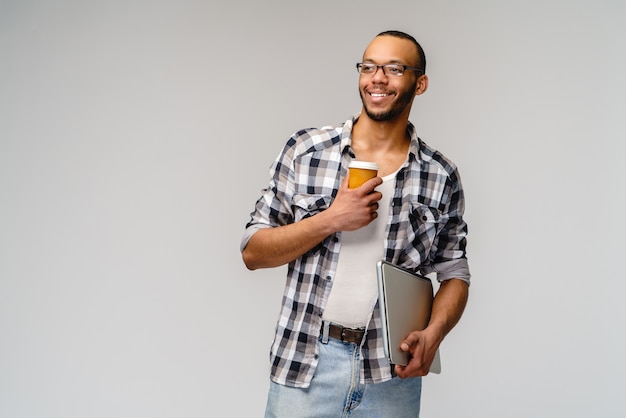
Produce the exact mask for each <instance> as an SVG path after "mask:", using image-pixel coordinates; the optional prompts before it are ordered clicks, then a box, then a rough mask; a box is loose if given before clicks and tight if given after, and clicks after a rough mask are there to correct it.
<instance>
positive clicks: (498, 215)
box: [0, 0, 626, 418]
mask: <svg viewBox="0 0 626 418" xmlns="http://www.w3.org/2000/svg"><path fill="white" fill-rule="evenodd" d="M390 28H395V29H401V30H405V31H408V32H410V33H412V34H414V35H415V36H416V37H417V38H418V39H419V40H420V41H421V43H422V44H423V46H424V48H425V49H426V54H427V58H428V73H429V75H430V88H429V91H428V92H427V93H426V94H425V95H423V96H420V97H419V98H418V99H417V100H416V103H415V106H414V109H413V113H412V120H413V121H414V122H415V123H416V125H417V127H418V131H419V134H420V136H421V137H422V138H423V139H424V140H426V141H427V142H428V143H429V144H431V145H432V146H434V147H436V148H438V149H440V150H441V151H442V152H444V153H445V154H446V155H447V156H449V157H450V158H451V159H453V160H454V161H455V162H456V163H457V164H458V166H459V167H460V170H461V175H462V178H463V182H464V185H465V189H466V194H467V212H466V215H467V221H468V222H469V226H470V235H469V257H470V262H471V268H472V273H473V285H472V289H471V297H470V303H469V306H468V308H467V311H466V314H465V316H464V317H463V319H462V321H461V323H460V324H459V326H458V327H457V328H456V329H455V330H454V331H453V332H452V334H450V335H449V337H448V338H447V340H446V341H445V342H444V345H443V346H442V361H443V373H442V374H441V375H439V376H429V377H427V378H425V380H424V391H423V409H422V411H423V413H422V416H423V417H427V418H429V417H445V418H450V417H481V418H488V417H489V418H501V417H588V416H595V417H620V416H624V415H625V413H626V406H625V405H624V402H623V401H622V400H621V392H622V389H623V388H624V386H625V385H626V361H625V360H624V354H623V353H624V352H625V351H626V336H625V335H624V322H625V320H626V309H625V308H624V306H623V303H622V300H623V294H624V291H625V290H626V285H625V284H624V268H623V261H622V258H621V257H623V249H622V247H623V241H624V235H625V232H626V228H625V222H624V215H623V207H624V198H623V194H624V179H625V178H626V169H625V168H624V165H623V158H624V155H625V153H624V151H625V148H626V147H625V145H624V139H625V137H626V126H625V122H624V120H625V118H624V115H625V114H626V105H625V100H624V94H625V93H626V83H625V82H624V74H625V73H626V55H625V54H624V42H625V41H626V3H623V2H620V1H617V0H615V1H611V0H594V1H591V0H589V1H582V0H579V1H557V0H542V1H540V0H527V1H496V0H482V1H462V0H449V1H439V2H426V1H411V2H410V1H387V2H381V1H370V0H361V1H351V0H346V1H316V2H296V1H229V2H226V1H223V2H221V1H211V2H206V1H193V0H178V1H173V0H156V1H147V0H143V1H142V0H135V1H119V0H114V1H106V2H105V1H101V2H95V1H78V0H76V1H69V0H59V1H54V2H46V1H42V0H20V1H19V2H18V1H15V0H14V1H10V0H4V1H0V416H2V417H7V418H18V417H29V418H32V417H63V418H71V417H81V418H84V417H208V416H233V417H240V416H249V417H256V416H261V415H262V412H263V409H264V404H265V396H266V390H267V386H268V379H267V373H268V367H269V365H268V350H269V345H270V343H271V338H272V330H273V326H274V321H275V319H276V316H277V314H278V306H279V302H280V295H281V291H282V285H283V281H284V273H285V271H284V269H283V268H278V269H272V270H264V271H256V272H249V271H247V270H246V269H245V268H244V267H243V265H242V263H241V260H240V255H239V239H240V237H241V235H242V233H243V227H244V225H245V223H246V222H247V220H248V214H249V212H250V211H251V210H252V208H253V204H254V201H255V200H256V198H257V196H258V194H259V192H260V189H261V188H262V187H264V186H265V184H266V182H267V178H268V168H269V165H270V163H271V161H272V160H273V159H274V157H275V156H276V155H277V153H278V152H279V150H280V148H281V147H282V145H283V143H284V141H285V140H286V139H287V138H288V137H289V136H290V135H291V134H292V133H293V132H294V131H296V130H298V129H300V128H304V127H311V126H319V125H325V124H331V123H337V122H342V121H344V120H345V119H347V118H348V117H349V116H350V115H351V114H352V113H355V112H357V111H358V110H359V109H360V102H359V99H358V94H357V74H356V71H355V70H354V63H355V62H357V61H359V59H360V57H361V54H362V52H363V49H364V48H365V46H366V45H367V43H368V42H369V41H370V40H371V38H372V37H373V36H374V35H375V34H376V33H378V32H380V31H382V30H386V29H390Z"/></svg>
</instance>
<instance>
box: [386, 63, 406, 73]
mask: <svg viewBox="0 0 626 418" xmlns="http://www.w3.org/2000/svg"><path fill="white" fill-rule="evenodd" d="M383 68H384V69H385V74H387V75H395V76H401V75H402V74H404V67H402V66H401V65H396V64H388V65H385V66H384V67H383Z"/></svg>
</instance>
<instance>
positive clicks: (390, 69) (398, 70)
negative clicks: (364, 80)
mask: <svg viewBox="0 0 626 418" xmlns="http://www.w3.org/2000/svg"><path fill="white" fill-rule="evenodd" d="M379 68H382V69H383V73H384V74H385V75H387V76H389V75H394V76H396V77H401V76H403V75H404V72H405V71H406V70H413V71H417V72H420V73H421V72H422V70H421V69H419V68H416V67H409V66H408V65H402V64H385V65H376V64H371V63H369V62H358V63H357V64H356V70H357V71H358V72H359V73H361V74H376V72H377V71H378V69H379Z"/></svg>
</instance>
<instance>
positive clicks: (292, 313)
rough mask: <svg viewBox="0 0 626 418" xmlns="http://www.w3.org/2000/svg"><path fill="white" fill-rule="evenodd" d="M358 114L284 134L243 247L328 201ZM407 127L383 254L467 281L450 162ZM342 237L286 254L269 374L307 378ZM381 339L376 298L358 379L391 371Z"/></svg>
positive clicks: (296, 380)
mask: <svg viewBox="0 0 626 418" xmlns="http://www.w3.org/2000/svg"><path fill="white" fill-rule="evenodd" d="M357 119H358V115H356V116H354V117H353V118H351V119H350V120H348V121H346V122H345V123H344V124H342V125H339V126H334V127H324V128H321V129H305V130H302V131H299V132H297V133H295V134H294V135H293V136H292V137H291V138H290V139H289V140H288V141H287V143H286V145H285V147H284V149H283V150H282V152H281V153H280V155H279V156H278V158H277V159H276V161H275V162H274V164H273V165H272V167H271V170H270V174H271V181H270V184H269V187H268V188H266V189H264V190H263V194H262V196H261V197H260V198H259V200H258V201H257V203H256V207H255V210H254V211H253V212H252V213H251V219H250V222H249V223H248V224H247V225H246V232H245V234H244V236H243V238H242V241H241V249H243V248H244V247H245V246H246V244H247V242H248V240H249V239H250V237H251V236H252V234H254V233H255V232H256V231H258V230H259V229H261V228H271V227H276V226H280V225H286V224H290V223H293V222H298V221H300V220H302V219H304V218H307V217H309V216H313V215H315V214H316V213H319V212H321V211H323V210H325V209H327V208H328V207H329V206H330V204H331V203H332V201H333V199H334V197H335V196H336V195H337V190H338V188H339V185H340V184H341V180H342V179H343V177H344V176H345V175H346V173H347V167H348V163H349V162H350V160H351V159H353V158H354V153H353V151H352V149H351V145H350V144H351V132H352V126H353V124H354V123H355V122H356V120H357ZM407 130H408V133H409V135H410V137H411V144H410V148H409V154H408V158H407V160H406V161H405V163H404V165H403V166H402V167H401V169H400V170H399V172H398V174H397V176H396V185H395V192H394V195H393V197H392V199H391V208H390V213H389V219H388V224H387V229H386V239H385V244H384V248H385V253H384V255H383V254H381V258H383V257H384V258H385V259H386V260H387V261H390V262H392V263H395V264H398V265H401V266H403V267H405V268H408V269H411V270H413V271H418V270H419V271H420V272H421V273H422V274H428V273H432V272H436V273H437V279H438V280H439V281H442V280H447V279H451V278H458V279H462V280H465V281H466V282H468V283H469V279H470V274H469V269H468V264H467V259H466V256H465V243H466V234H467V226H466V224H465V222H464V221H463V211H464V198H463V190H462V186H461V181H460V178H459V175H458V172H457V169H456V167H455V166H454V165H453V164H452V163H451V162H450V161H449V160H447V159H446V158H445V157H444V156H443V155H442V154H440V153H439V152H437V151H435V150H434V149H432V148H430V147H429V146H427V145H426V144H425V143H424V142H422V141H421V140H420V139H419V138H418V137H417V136H416V133H415V129H414V127H413V125H412V124H410V123H409V126H408V128H407ZM340 247H341V232H337V233H335V234H333V235H330V236H328V237H327V238H326V239H325V240H324V241H323V242H321V243H320V244H319V245H317V246H316V247H315V248H313V249H312V250H310V251H308V252H307V253H306V254H304V255H302V256H301V257H299V258H297V259H296V260H293V261H292V262H291V263H289V266H288V270H287V283H286V286H285V291H284V294H283V301H282V309H281V313H280V317H279V320H278V323H277V325H276V334H275V338H274V342H273V344H272V347H271V352H270V361H271V378H272V380H273V381H274V382H276V383H280V384H285V385H288V386H295V387H308V386H309V383H310V382H311V379H312V378H313V374H314V373H315V368H316V366H317V362H318V346H317V341H318V339H319V336H320V328H321V322H322V312H323V310H324V307H325V306H326V301H327V300H328V296H329V294H330V289H331V286H332V283H333V276H334V274H335V271H336V268H337V260H338V257H339V251H340ZM372 268H374V267H373V266H372ZM382 344H383V342H382V336H381V319H380V313H379V311H378V304H376V306H375V307H374V310H373V312H372V316H371V320H370V322H369V324H368V327H367V333H366V338H364V339H363V343H362V344H361V362H362V364H361V366H362V367H361V381H362V382H368V383H376V382H382V381H385V380H389V379H391V377H392V371H391V365H390V364H389V361H388V360H387V359H386V358H385V354H384V349H383V345H382Z"/></svg>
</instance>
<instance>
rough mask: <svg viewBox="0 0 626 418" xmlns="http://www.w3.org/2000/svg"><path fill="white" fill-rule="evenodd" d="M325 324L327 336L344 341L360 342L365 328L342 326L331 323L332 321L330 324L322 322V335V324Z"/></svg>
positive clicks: (322, 331)
mask: <svg viewBox="0 0 626 418" xmlns="http://www.w3.org/2000/svg"><path fill="white" fill-rule="evenodd" d="M326 324H327V325H328V336H329V337H331V338H335V339H337V340H341V341H342V342H344V343H354V344H361V341H362V340H363V336H364V335H365V329H363V328H360V329H355V328H344V327H342V326H341V325H337V324H333V323H332V322H331V323H330V324H328V323H327V322H326V323H325V322H322V329H321V333H322V335H324V325H326Z"/></svg>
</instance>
